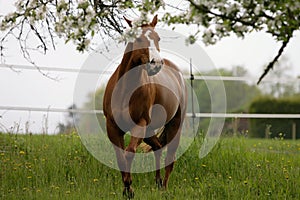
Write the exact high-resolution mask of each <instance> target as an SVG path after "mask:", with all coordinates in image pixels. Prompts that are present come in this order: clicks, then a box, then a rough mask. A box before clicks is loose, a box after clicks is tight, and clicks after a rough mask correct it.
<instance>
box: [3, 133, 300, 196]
mask: <svg viewBox="0 0 300 200" xmlns="http://www.w3.org/2000/svg"><path fill="white" fill-rule="evenodd" d="M200 141H201V139H199V140H196V141H195V142H194V143H193V144H192V145H191V147H190V148H189V150H188V151H187V152H186V153H185V154H184V155H183V156H182V157H180V159H178V161H177V162H176V164H175V169H174V172H173V173H172V175H171V179H170V183H169V190H168V191H161V190H158V189H156V186H155V184H154V172H150V173H143V174H134V175H133V187H134V189H135V199H147V200H148V199H150V200H151V199H156V200H157V199H300V191H299V188H300V142H299V141H289V140H258V139H245V138H223V139H221V140H220V141H219V142H218V144H217V145H216V146H215V148H214V149H213V150H212V152H210V153H209V154H208V155H207V156H206V157H205V158H203V159H199V158H198V153H199V149H200V146H201V142H200ZM0 184H1V185H0V199H24V200H26V199H30V200H31V199H51V200H52V199H59V200H61V199H80V200H82V199H122V198H123V197H122V189H123V188H122V183H121V177H120V173H119V172H118V171H117V170H114V169H110V168H109V167H106V166H105V165H103V164H101V163H100V162H98V161H97V160H96V159H94V158H93V157H92V156H91V155H90V154H89V152H88V151H87V150H86V149H85V147H84V146H83V145H82V144H81V141H80V138H79V137H78V136H77V135H55V136H48V135H8V134H0Z"/></svg>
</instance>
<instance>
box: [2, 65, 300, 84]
mask: <svg viewBox="0 0 300 200" xmlns="http://www.w3.org/2000/svg"><path fill="white" fill-rule="evenodd" d="M1 68H2V69H11V70H13V71H17V70H37V69H38V70H42V71H53V72H67V73H87V74H104V75H105V74H106V75H110V74H112V73H113V71H102V70H96V69H95V70H86V69H80V67H72V68H66V67H43V66H32V65H15V64H3V63H1V64H0V69H1ZM184 78H185V79H189V78H190V74H185V75H184ZM194 80H211V81H239V82H256V81H257V80H258V77H251V76H250V77H249V76H247V77H246V76H207V75H201V76H199V75H194ZM295 81H300V78H299V77H298V78H265V79H264V80H263V81H262V82H281V83H282V82H285V83H287V82H295Z"/></svg>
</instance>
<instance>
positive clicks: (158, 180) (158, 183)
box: [156, 178, 163, 189]
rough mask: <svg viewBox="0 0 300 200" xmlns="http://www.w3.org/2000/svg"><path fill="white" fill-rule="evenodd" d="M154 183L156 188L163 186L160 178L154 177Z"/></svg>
mask: <svg viewBox="0 0 300 200" xmlns="http://www.w3.org/2000/svg"><path fill="white" fill-rule="evenodd" d="M156 185H157V188H158V189H161V188H162V187H163V182H162V180H161V178H160V179H156Z"/></svg>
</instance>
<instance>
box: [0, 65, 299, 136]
mask: <svg viewBox="0 0 300 200" xmlns="http://www.w3.org/2000/svg"><path fill="white" fill-rule="evenodd" d="M1 68H2V69H11V70H13V71H19V70H37V69H38V70H40V71H54V72H67V73H79V72H80V73H91V74H95V73H102V74H107V75H109V74H111V73H112V72H111V71H103V72H100V71H99V70H81V69H77V68H62V67H60V68H56V67H41V66H29V65H9V64H0V69H1ZM184 77H185V78H186V79H191V78H192V80H205V81H206V80H216V81H238V82H256V81H257V78H254V77H233V76H194V75H192V71H191V74H190V75H184ZM263 81H264V82H279V81H280V82H285V83H287V82H293V83H295V81H299V79H290V78H289V79H270V78H268V79H264V80H263ZM0 110H7V111H29V112H46V113H49V112H54V113H97V114H98V113H103V111H102V110H84V109H63V108H51V107H48V108H41V107H22V106H0ZM186 117H195V118H235V119H238V118H239V119H242V118H247V119H250V118H280V119H284V118H289V119H300V114H245V113H187V114H186ZM293 132H296V127H295V126H293ZM293 135H294V133H293Z"/></svg>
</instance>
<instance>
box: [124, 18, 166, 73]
mask: <svg viewBox="0 0 300 200" xmlns="http://www.w3.org/2000/svg"><path fill="white" fill-rule="evenodd" d="M125 20H126V22H127V23H128V25H129V26H130V27H132V21H130V20H128V19H126V18H125ZM156 24H157V15H156V16H155V17H154V18H153V20H152V22H151V23H149V24H143V25H142V26H141V27H140V28H141V29H142V33H141V35H140V36H138V37H137V38H136V39H135V40H134V42H133V48H132V54H131V55H132V59H133V61H134V63H136V64H138V65H144V66H145V69H146V71H147V73H148V75H149V76H153V75H155V74H157V73H158V72H159V71H160V70H161V68H162V66H163V64H164V62H163V59H162V58H161V57H160V54H159V52H160V49H159V40H160V37H159V35H158V34H157V32H155V30H154V28H155V26H156Z"/></svg>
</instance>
